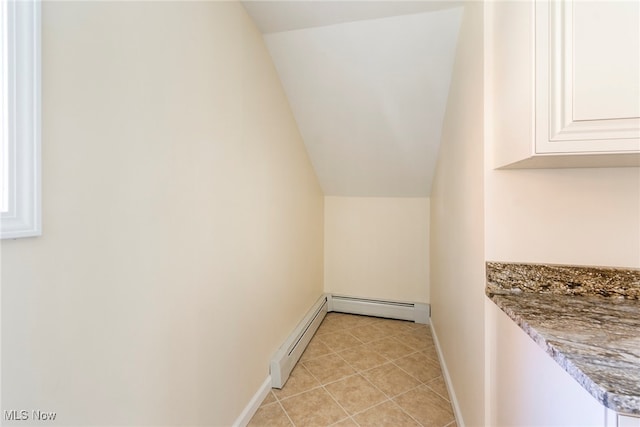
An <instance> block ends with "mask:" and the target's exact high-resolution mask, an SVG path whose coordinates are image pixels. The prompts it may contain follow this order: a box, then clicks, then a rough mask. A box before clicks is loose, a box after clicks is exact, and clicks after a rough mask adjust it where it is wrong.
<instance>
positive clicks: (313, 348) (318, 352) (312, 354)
mask: <svg viewBox="0 0 640 427" xmlns="http://www.w3.org/2000/svg"><path fill="white" fill-rule="evenodd" d="M331 352H332V351H331V349H330V348H329V347H327V345H326V344H325V343H323V342H322V341H321V340H320V339H318V337H317V336H314V337H313V338H312V339H311V341H310V342H309V345H307V348H306V349H305V351H304V353H302V357H301V358H300V360H301V361H302V362H304V361H305V360H311V359H314V358H316V357H320V356H324V355H326V354H329V353H331Z"/></svg>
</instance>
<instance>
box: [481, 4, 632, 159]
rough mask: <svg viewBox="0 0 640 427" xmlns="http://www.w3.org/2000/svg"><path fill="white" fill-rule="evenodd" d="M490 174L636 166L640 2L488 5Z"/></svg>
mask: <svg viewBox="0 0 640 427" xmlns="http://www.w3.org/2000/svg"><path fill="white" fill-rule="evenodd" d="M486 7H487V10H486V35H487V39H486V45H485V46H486V49H487V52H486V54H487V58H488V62H487V65H488V67H487V78H488V79H489V80H488V82H489V84H488V85H487V88H488V90H489V94H488V95H489V99H490V103H491V109H490V113H489V114H490V116H492V117H493V121H492V123H493V126H492V131H493V142H494V147H493V148H494V160H495V163H494V165H495V167H516V168H517V167H522V168H526V167H597V166H601V167H608V166H640V2H638V1H536V2H489V3H487V6H486Z"/></svg>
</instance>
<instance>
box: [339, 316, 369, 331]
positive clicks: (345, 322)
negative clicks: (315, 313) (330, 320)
mask: <svg viewBox="0 0 640 427" xmlns="http://www.w3.org/2000/svg"><path fill="white" fill-rule="evenodd" d="M339 322H340V325H341V326H342V327H343V328H344V329H353V328H357V327H360V326H365V325H369V324H371V323H373V318H372V317H369V316H359V315H357V314H348V315H345V316H343V317H341V318H340V320H339Z"/></svg>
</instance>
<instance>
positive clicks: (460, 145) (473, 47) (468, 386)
mask: <svg viewBox="0 0 640 427" xmlns="http://www.w3.org/2000/svg"><path fill="white" fill-rule="evenodd" d="M482 13H483V12H482V3H479V2H468V3H467V4H466V6H465V12H464V16H463V20H462V27H461V30H460V35H459V39H458V47H457V53H456V62H455V66H454V72H453V77H452V80H451V88H450V92H449V101H448V104H447V113H446V116H445V120H444V124H443V135H442V145H441V147H440V153H439V157H438V165H437V168H436V174H435V178H434V184H433V187H432V190H431V250H430V251H431V308H432V313H431V316H432V317H431V321H432V325H433V329H434V331H435V333H436V336H437V338H438V341H439V344H440V348H441V351H442V353H443V356H444V360H445V363H446V367H447V369H448V372H449V375H450V378H451V381H452V385H453V391H454V393H455V398H456V400H457V402H458V405H459V410H460V413H459V414H458V415H459V416H460V417H461V418H462V419H458V421H459V425H466V426H467V427H469V426H484V425H485V422H484V399H485V393H484V323H483V318H484V240H483V238H484V236H483V231H484V222H483V221H484V217H483V212H484V207H483V174H484V154H483V43H482V33H483V19H482Z"/></svg>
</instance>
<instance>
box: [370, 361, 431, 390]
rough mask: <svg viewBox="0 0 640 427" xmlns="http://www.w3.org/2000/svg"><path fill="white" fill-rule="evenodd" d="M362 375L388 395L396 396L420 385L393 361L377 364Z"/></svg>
mask: <svg viewBox="0 0 640 427" xmlns="http://www.w3.org/2000/svg"><path fill="white" fill-rule="evenodd" d="M362 375H363V376H364V377H365V378H367V379H368V380H369V381H371V383H373V385H375V386H376V387H378V388H379V389H380V390H381V391H382V392H383V393H385V394H386V395H387V396H389V397H393V396H397V395H399V394H401V393H404V392H406V391H408V390H411V389H413V388H415V387H417V386H419V385H420V381H418V380H417V379H415V378H413V377H412V376H410V375H409V374H407V373H406V372H404V371H403V370H402V369H400V368H398V367H397V366H396V365H394V364H393V363H387V364H386V365H382V366H378V367H377V368H373V369H371V370H369V371H366V372H363V373H362Z"/></svg>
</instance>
